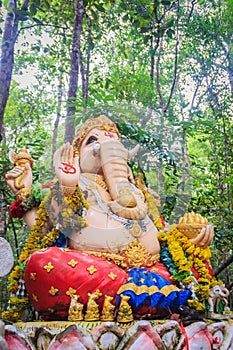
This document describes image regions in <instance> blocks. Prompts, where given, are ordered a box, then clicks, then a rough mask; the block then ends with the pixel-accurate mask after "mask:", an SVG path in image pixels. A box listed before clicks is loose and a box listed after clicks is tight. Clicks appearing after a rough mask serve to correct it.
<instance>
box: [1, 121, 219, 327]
mask: <svg viewBox="0 0 233 350" xmlns="http://www.w3.org/2000/svg"><path fill="white" fill-rule="evenodd" d="M137 151H138V146H136V147H135V148H134V149H133V150H132V151H129V150H127V149H126V148H125V147H124V146H123V144H122V142H121V136H120V133H119V131H118V129H117V126H116V125H115V124H114V123H113V122H112V121H111V120H110V119H108V118H107V117H106V116H104V115H101V116H99V117H96V118H92V119H88V120H87V121H86V122H85V123H84V124H83V126H82V127H81V128H80V129H79V131H78V133H77V136H76V137H75V139H74V141H73V143H72V144H69V143H66V144H64V145H63V146H61V147H60V148H59V149H58V150H57V151H56V153H55V155H54V160H53V164H54V169H55V173H56V177H55V178H54V180H53V182H52V183H51V186H50V189H49V192H48V193H47V194H46V196H45V198H44V199H43V200H42V201H41V203H38V202H37V201H36V200H35V199H33V198H32V197H33V194H32V193H33V184H32V170H31V167H32V165H33V162H32V159H31V156H30V155H29V154H28V153H27V151H26V150H23V151H22V152H21V153H19V154H18V155H17V154H15V153H14V154H13V155H14V157H11V158H13V162H14V164H15V167H14V168H13V170H11V171H9V172H8V173H7V175H6V178H7V183H8V185H9V186H10V188H11V189H12V191H13V192H14V193H15V194H16V197H17V201H16V202H15V203H14V209H15V208H16V207H17V208H19V210H18V212H20V217H23V218H24V220H25V222H26V223H27V225H28V227H29V228H30V230H31V232H30V234H29V237H28V240H27V242H26V244H25V247H24V248H23V250H22V252H21V255H20V257H19V261H18V263H19V264H18V266H16V267H15V268H14V270H13V271H12V273H11V275H10V278H9V280H10V285H9V290H10V292H11V298H10V302H11V304H10V307H9V310H7V311H6V312H5V313H2V317H3V318H4V317H5V318H7V317H9V318H10V317H11V318H13V319H20V318H22V317H23V316H22V315H23V314H22V312H23V310H24V309H25V306H26V305H32V306H33V308H34V310H36V311H37V312H38V313H39V315H40V317H41V318H42V319H44V320H67V319H71V320H75V314H76V315H77V320H85V321H93V320H98V319H100V320H118V321H119V322H129V321H132V320H133V319H142V318H148V319H153V318H159V317H165V316H167V315H169V314H170V313H173V312H179V307H180V306H181V305H189V307H191V308H195V309H198V310H204V309H205V302H206V300H207V299H208V296H209V289H210V288H212V287H213V286H214V285H216V284H221V282H219V281H216V280H215V278H214V277H213V274H212V269H211V266H210V261H209V260H210V250H209V245H210V243H211V241H212V238H213V228H212V226H211V225H208V222H207V220H206V219H204V218H202V217H201V216H200V215H199V214H198V215H199V216H197V215H195V213H192V214H191V213H190V215H191V216H189V221H187V220H186V222H185V228H186V229H185V230H183V231H182V223H183V224H184V221H185V217H184V218H183V219H182V220H183V221H182V220H181V221H180V224H179V225H176V224H174V225H172V226H171V227H169V228H167V229H166V230H164V225H163V223H162V221H161V219H160V215H159V211H158V205H159V203H158V202H159V198H158V196H157V195H156V193H154V192H153V191H152V190H150V189H148V188H147V187H146V186H145V184H144V182H143V179H142V176H141V175H140V174H138V175H137V176H136V177H134V176H133V174H132V171H131V169H130V167H129V166H128V160H129V159H131V158H132V157H133V156H134V155H135V153H136V152H137ZM22 159H24V162H22ZM14 160H17V161H19V160H21V162H19V163H18V164H16V161H14ZM22 164H23V165H22ZM19 177H20V181H19ZM19 183H20V186H19ZM16 185H17V186H16ZM12 212H13V210H12ZM14 212H17V210H15V211H14ZM16 216H17V215H16ZM203 219H204V220H203ZM192 221H193V222H192ZM192 224H193V225H194V226H195V230H196V231H195V230H194V231H193V233H192V234H191V235H190V232H191V231H192V230H190V229H187V227H189V226H188V225H191V226H190V227H192ZM179 226H180V230H179ZM190 227H189V228H190ZM197 228H198V230H197ZM77 300H78V301H77ZM72 310H75V313H73V314H72ZM118 311H119V313H118ZM117 313H118V315H117Z"/></svg>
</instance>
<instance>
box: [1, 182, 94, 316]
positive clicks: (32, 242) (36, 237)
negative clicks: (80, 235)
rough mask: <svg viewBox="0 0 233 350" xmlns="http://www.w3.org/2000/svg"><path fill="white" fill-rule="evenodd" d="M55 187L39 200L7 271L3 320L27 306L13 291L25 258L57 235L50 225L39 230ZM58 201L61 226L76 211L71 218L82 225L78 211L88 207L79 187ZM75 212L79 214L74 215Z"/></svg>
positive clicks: (56, 237)
mask: <svg viewBox="0 0 233 350" xmlns="http://www.w3.org/2000/svg"><path fill="white" fill-rule="evenodd" d="M57 190H58V183H57V182H55V185H54V187H53V188H52V189H51V192H50V193H48V194H47V196H46V197H45V199H44V201H42V202H41V204H40V206H39V208H38V211H37V217H36V222H35V224H34V226H33V227H32V229H31V232H30V234H29V236H28V239H27V242H26V244H25V246H24V248H23V250H22V252H21V254H20V257H19V259H18V265H17V266H15V267H14V269H13V271H12V272H11V274H10V276H9V278H8V280H9V285H8V287H7V288H8V290H9V291H10V292H11V296H10V305H11V307H9V309H8V310H7V311H3V312H2V313H1V317H2V319H4V320H12V321H15V320H18V319H19V318H20V317H21V315H22V312H23V310H24V309H25V306H27V305H29V299H28V298H27V297H19V296H16V293H17V291H18V288H19V281H20V279H23V273H24V266H25V264H26V261H27V259H28V258H29V256H30V255H31V254H32V253H33V252H35V251H36V250H39V249H43V248H47V247H50V246H52V245H53V244H54V243H55V242H56V240H57V239H58V237H59V235H60V234H61V231H60V230H58V229H56V228H53V229H52V230H51V232H48V233H47V234H45V235H44V236H43V237H42V233H43V230H44V228H45V227H46V224H47V223H48V221H49V215H48V212H47V210H46V208H48V207H49V205H50V203H51V199H52V198H55V199H56V198H57V194H58V193H57ZM62 201H63V205H62V208H63V209H62V215H61V217H62V228H64V229H65V228H66V225H68V223H69V222H70V218H71V216H73V215H74V213H76V216H77V219H76V221H75V222H76V225H78V227H80V228H81V227H84V226H86V225H87V222H86V221H85V219H84V218H83V217H82V216H81V212H82V210H83V208H86V209H87V208H88V203H87V201H86V200H85V198H84V195H83V193H82V192H81V190H80V188H79V186H77V188H76V190H75V192H74V194H73V196H72V197H71V198H68V197H66V196H63V198H62ZM77 212H78V214H80V215H77ZM76 227H77V226H76ZM41 237H42V238H41Z"/></svg>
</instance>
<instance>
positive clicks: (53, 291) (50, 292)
mask: <svg viewBox="0 0 233 350" xmlns="http://www.w3.org/2000/svg"><path fill="white" fill-rule="evenodd" d="M57 293H58V289H57V288H54V286H52V287H51V288H50V290H49V294H51V295H56V294H57Z"/></svg>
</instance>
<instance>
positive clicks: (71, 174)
mask: <svg viewBox="0 0 233 350" xmlns="http://www.w3.org/2000/svg"><path fill="white" fill-rule="evenodd" d="M53 165H54V168H55V172H56V175H57V177H58V180H59V183H60V184H61V185H62V186H66V187H76V186H77V184H78V182H79V174H80V168H79V158H78V157H74V150H73V146H72V145H70V143H66V144H64V145H63V146H61V147H60V148H59V149H58V150H57V151H56V152H55V154H54V157H53Z"/></svg>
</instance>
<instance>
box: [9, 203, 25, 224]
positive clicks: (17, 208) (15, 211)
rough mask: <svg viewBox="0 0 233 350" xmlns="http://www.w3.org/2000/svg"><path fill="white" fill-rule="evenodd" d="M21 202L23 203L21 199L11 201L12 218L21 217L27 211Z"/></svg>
mask: <svg viewBox="0 0 233 350" xmlns="http://www.w3.org/2000/svg"><path fill="white" fill-rule="evenodd" d="M21 203H22V201H21V199H17V200H16V201H15V202H13V203H11V205H10V208H9V210H10V217H11V218H18V219H21V218H22V217H23V216H24V214H25V211H24V209H23V207H22V206H21Z"/></svg>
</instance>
